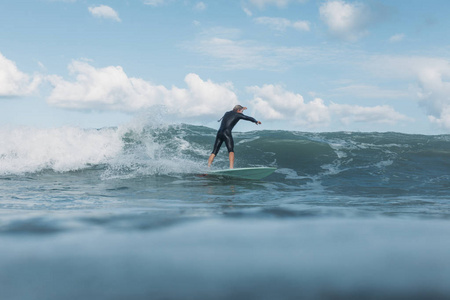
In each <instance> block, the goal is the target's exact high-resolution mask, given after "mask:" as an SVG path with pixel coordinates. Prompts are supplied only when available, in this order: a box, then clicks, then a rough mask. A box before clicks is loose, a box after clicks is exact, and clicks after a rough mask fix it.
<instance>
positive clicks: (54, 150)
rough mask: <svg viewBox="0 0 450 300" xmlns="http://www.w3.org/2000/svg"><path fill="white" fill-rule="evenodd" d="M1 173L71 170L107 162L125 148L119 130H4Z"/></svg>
mask: <svg viewBox="0 0 450 300" xmlns="http://www.w3.org/2000/svg"><path fill="white" fill-rule="evenodd" d="M0 140H1V141H2V142H1V143H0V174H1V175H8V174H24V173H36V172H41V171H43V170H53V171H55V172H68V171H76V170H81V169H85V168H88V167H90V166H96V165H101V164H106V163H108V161H109V160H110V159H111V158H112V157H115V156H116V155H117V154H118V153H120V152H121V151H122V149H123V141H122V139H121V137H120V136H119V134H118V132H117V130H116V129H111V128H104V129H99V130H97V129H81V128H76V127H61V128H54V129H38V128H30V127H17V128H1V129H0Z"/></svg>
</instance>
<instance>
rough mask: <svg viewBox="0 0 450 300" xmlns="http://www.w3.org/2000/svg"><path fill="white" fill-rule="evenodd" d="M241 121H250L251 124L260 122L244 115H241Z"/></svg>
mask: <svg viewBox="0 0 450 300" xmlns="http://www.w3.org/2000/svg"><path fill="white" fill-rule="evenodd" d="M240 119H242V120H246V121H250V122H253V123H258V121H256V119H255V118H252V117H249V116H246V115H244V114H240Z"/></svg>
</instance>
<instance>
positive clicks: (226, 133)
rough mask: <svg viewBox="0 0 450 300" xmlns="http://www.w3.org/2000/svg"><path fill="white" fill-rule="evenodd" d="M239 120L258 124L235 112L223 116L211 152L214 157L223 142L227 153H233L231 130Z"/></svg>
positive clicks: (250, 118) (252, 119)
mask: <svg viewBox="0 0 450 300" xmlns="http://www.w3.org/2000/svg"><path fill="white" fill-rule="evenodd" d="M239 120H246V121H251V122H253V123H258V121H256V120H255V119H254V118H252V117H249V116H246V115H244V114H241V113H238V112H235V111H229V112H226V113H225V115H224V116H223V117H222V123H221V124H220V128H219V131H217V137H216V141H215V143H214V149H213V152H212V153H213V154H214V155H217V153H218V152H219V149H220V146H222V143H223V142H225V145H226V146H227V149H228V152H234V141H233V137H232V136H231V130H232V129H233V127H234V125H236V124H237V122H239Z"/></svg>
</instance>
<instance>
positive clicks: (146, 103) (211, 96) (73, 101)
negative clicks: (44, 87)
mask: <svg viewBox="0 0 450 300" xmlns="http://www.w3.org/2000/svg"><path fill="white" fill-rule="evenodd" d="M69 70H70V72H71V74H73V75H75V80H74V81H67V80H65V79H63V78H62V77H60V76H49V77H48V80H49V81H50V83H51V84H52V85H53V90H52V92H51V94H50V96H49V98H48V99H47V101H48V103H49V104H50V105H53V106H58V107H63V108H69V109H86V110H91V109H94V110H118V111H127V112H136V111H139V110H142V109H146V108H150V107H153V106H165V107H166V108H167V110H168V111H169V113H172V114H177V115H178V116H180V117H186V118H189V117H198V116H204V115H216V114H217V111H218V110H219V111H220V110H226V109H229V107H232V105H234V104H236V103H237V97H236V95H235V93H234V92H233V86H232V84H230V83H221V84H218V83H214V82H212V81H211V80H206V81H205V80H202V79H201V78H200V77H199V76H198V75H197V74H192V73H191V74H188V75H186V77H185V79H184V81H185V83H186V85H187V88H178V87H174V86H173V87H172V88H170V89H168V88H166V87H164V86H162V85H155V84H152V83H150V82H148V81H145V80H143V79H140V78H134V77H129V76H128V75H127V74H126V73H125V71H124V70H123V69H122V68H121V67H120V66H109V67H105V68H95V67H93V66H91V65H90V64H88V63H87V62H84V61H74V62H72V63H71V64H70V66H69Z"/></svg>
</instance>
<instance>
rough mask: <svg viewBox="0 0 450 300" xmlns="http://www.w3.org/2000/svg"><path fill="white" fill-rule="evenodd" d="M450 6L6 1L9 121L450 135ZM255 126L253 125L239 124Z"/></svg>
mask: <svg viewBox="0 0 450 300" xmlns="http://www.w3.org/2000/svg"><path fill="white" fill-rule="evenodd" d="M449 14H450V2H448V1H444V0H442V1H438V0H431V1H419V0H412V1H377V0H373V1H341V0H330V1H315V0H240V1H230V0H228V1H225V0H215V1H206V0H205V1H191V0H129V1H127V0H104V1H101V0H98V1H97V0H96V1H91V0H28V1H27V0H18V1H1V3H0V26H1V30H0V126H39V127H60V126H81V127H90V128H91V127H94V128H98V127H104V126H117V125H120V124H122V123H124V122H128V121H130V120H131V119H133V118H136V117H138V116H140V115H142V114H144V115H145V116H147V117H149V118H151V116H152V114H156V115H158V117H162V118H165V119H167V120H169V121H170V122H176V123H191V124H199V125H206V126H210V127H213V128H215V127H217V122H216V120H217V119H218V118H220V117H221V116H222V114H223V112H225V111H227V110H230V109H231V108H232V107H233V105H235V104H238V103H239V104H242V105H245V106H247V107H248V110H247V111H246V114H249V115H252V116H254V117H255V118H257V119H258V120H261V121H262V122H263V126H262V128H259V129H289V130H299V131H337V130H339V131H341V130H344V131H398V132H406V133H425V134H439V133H449V132H450V63H449V62H450V38H449V36H450V32H449V31H450V24H449V23H450V21H449V18H448V15H449ZM250 129H255V128H254V126H251V124H242V126H241V125H240V127H239V130H250Z"/></svg>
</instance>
